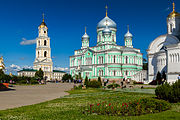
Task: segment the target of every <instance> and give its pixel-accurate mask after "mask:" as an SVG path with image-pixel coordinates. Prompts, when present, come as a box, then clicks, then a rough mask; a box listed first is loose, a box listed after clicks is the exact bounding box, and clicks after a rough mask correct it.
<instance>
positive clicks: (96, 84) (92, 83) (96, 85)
mask: <svg viewBox="0 0 180 120" xmlns="http://www.w3.org/2000/svg"><path fill="white" fill-rule="evenodd" d="M87 87H91V88H100V87H101V83H100V82H98V81H96V80H93V81H90V82H89V83H88V85H87Z"/></svg>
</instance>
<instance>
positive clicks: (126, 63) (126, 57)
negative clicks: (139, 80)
mask: <svg viewBox="0 0 180 120" xmlns="http://www.w3.org/2000/svg"><path fill="white" fill-rule="evenodd" d="M126 64H128V57H127V56H126Z"/></svg>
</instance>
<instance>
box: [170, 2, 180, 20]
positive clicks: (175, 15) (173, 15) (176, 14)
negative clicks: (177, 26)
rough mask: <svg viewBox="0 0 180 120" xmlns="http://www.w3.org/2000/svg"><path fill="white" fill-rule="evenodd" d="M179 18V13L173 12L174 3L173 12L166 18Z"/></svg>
mask: <svg viewBox="0 0 180 120" xmlns="http://www.w3.org/2000/svg"><path fill="white" fill-rule="evenodd" d="M177 16H180V13H178V12H176V11H175V3H174V2H173V11H172V12H171V13H170V14H169V15H168V18H174V17H177Z"/></svg>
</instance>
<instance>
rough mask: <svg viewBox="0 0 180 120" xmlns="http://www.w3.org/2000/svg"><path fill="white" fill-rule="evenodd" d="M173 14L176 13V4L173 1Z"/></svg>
mask: <svg viewBox="0 0 180 120" xmlns="http://www.w3.org/2000/svg"><path fill="white" fill-rule="evenodd" d="M173 12H175V3H174V1H173Z"/></svg>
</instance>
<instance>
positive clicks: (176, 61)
mask: <svg viewBox="0 0 180 120" xmlns="http://www.w3.org/2000/svg"><path fill="white" fill-rule="evenodd" d="M147 52H148V65H149V66H148V80H149V82H150V81H152V80H154V79H156V75H157V72H158V71H159V72H161V73H162V72H163V71H164V72H165V73H166V76H167V81H168V82H170V83H173V82H175V81H176V80H177V77H178V75H179V74H180V14H179V13H177V12H176V11H175V3H173V11H172V12H171V13H170V14H169V15H168V17H167V34H164V35H161V36H159V37H157V38H156V39H155V40H154V41H152V42H151V44H150V45H149V48H148V50H147Z"/></svg>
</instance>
